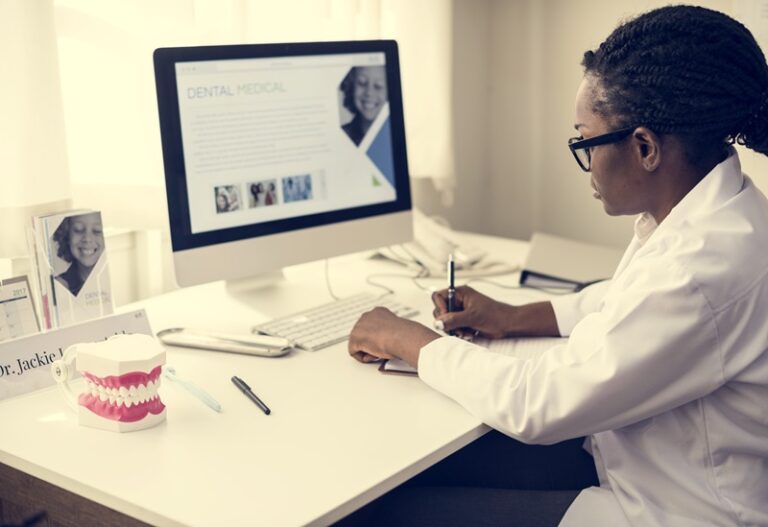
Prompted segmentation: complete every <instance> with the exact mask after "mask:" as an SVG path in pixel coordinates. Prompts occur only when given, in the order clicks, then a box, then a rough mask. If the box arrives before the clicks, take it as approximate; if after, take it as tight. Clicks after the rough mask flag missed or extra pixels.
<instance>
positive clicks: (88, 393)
mask: <svg viewBox="0 0 768 527" xmlns="http://www.w3.org/2000/svg"><path fill="white" fill-rule="evenodd" d="M73 356H74V357H73ZM72 358H74V359H75V361H76V364H77V371H79V372H81V373H82V374H83V377H85V386H86V389H85V391H84V392H83V393H81V394H79V395H78V396H75V394H74V393H72V390H71V387H70V386H69V383H68V380H69V374H68V372H69V371H70V368H71V366H70V363H71V360H72ZM163 364H165V350H164V349H163V347H162V346H161V345H160V344H159V343H158V342H157V341H156V340H155V339H154V338H153V337H150V336H148V335H140V334H136V335H117V336H115V337H111V338H109V339H107V340H106V341H104V342H97V343H93V344H77V345H75V346H71V347H70V348H68V349H67V351H66V352H65V353H64V357H63V358H62V359H61V360H59V361H56V362H54V364H53V376H54V378H55V379H56V380H57V381H58V382H59V383H60V384H59V386H61V387H62V388H63V389H64V391H65V393H66V394H67V399H68V401H69V402H70V404H71V405H72V406H74V407H76V410H77V413H78V421H79V423H80V424H81V425H84V426H90V427H94V428H101V429H104V430H112V431H115V432H132V431H135V430H142V429H144V428H150V427H152V426H155V425H156V424H158V423H160V422H162V421H163V420H165V405H164V404H163V402H162V401H161V400H160V396H159V395H158V393H157V389H158V387H159V386H160V374H161V371H162V366H163Z"/></svg>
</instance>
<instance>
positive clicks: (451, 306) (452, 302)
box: [446, 253, 456, 335]
mask: <svg viewBox="0 0 768 527" xmlns="http://www.w3.org/2000/svg"><path fill="white" fill-rule="evenodd" d="M454 272H455V270H454V265H453V253H451V254H449V255H448V271H447V273H446V274H447V275H448V312H449V313H452V312H454V311H456V284H455V283H454ZM448 334H449V335H453V331H449V332H448Z"/></svg>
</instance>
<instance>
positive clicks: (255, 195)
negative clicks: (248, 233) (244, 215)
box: [213, 174, 315, 214]
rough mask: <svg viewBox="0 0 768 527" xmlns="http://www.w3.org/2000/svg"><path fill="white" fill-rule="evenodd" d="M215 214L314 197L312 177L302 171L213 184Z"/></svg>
mask: <svg viewBox="0 0 768 527" xmlns="http://www.w3.org/2000/svg"><path fill="white" fill-rule="evenodd" d="M213 194H214V199H215V207H216V214H224V213H227V212H233V211H237V210H244V209H246V208H248V209H255V208H260V207H270V206H273V205H280V204H282V203H292V202H296V201H306V200H310V199H313V197H315V196H314V194H313V190H312V176H311V175H310V174H301V175H297V176H286V177H282V178H271V179H263V180H261V181H249V182H245V183H233V184H225V185H218V186H215V187H213Z"/></svg>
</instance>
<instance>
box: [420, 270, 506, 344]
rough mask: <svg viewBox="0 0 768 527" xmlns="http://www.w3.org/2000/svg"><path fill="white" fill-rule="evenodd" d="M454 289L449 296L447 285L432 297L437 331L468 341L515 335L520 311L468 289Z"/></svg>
mask: <svg viewBox="0 0 768 527" xmlns="http://www.w3.org/2000/svg"><path fill="white" fill-rule="evenodd" d="M449 280H450V279H449ZM453 289H454V292H453V293H452V295H451V293H450V290H451V287H450V284H449V288H448V289H443V290H442V291H437V292H435V293H433V294H432V302H433V303H434V304H435V309H434V311H433V314H434V317H435V327H436V328H437V329H439V330H442V331H445V332H447V333H448V334H455V335H456V336H457V337H461V338H467V339H471V338H472V337H478V336H480V337H485V338H489V339H500V338H505V337H510V336H514V335H513V333H514V328H515V327H516V320H517V319H518V318H519V316H518V310H519V309H520V308H518V307H516V306H511V305H509V304H505V303H503V302H498V301H496V300H493V299H492V298H490V297H488V296H486V295H484V294H482V293H478V292H477V291H475V290H474V289H472V288H471V287H467V286H460V287H454V288H453ZM451 296H452V297H453V300H451V301H450V302H452V306H451V309H449V298H450V297H451Z"/></svg>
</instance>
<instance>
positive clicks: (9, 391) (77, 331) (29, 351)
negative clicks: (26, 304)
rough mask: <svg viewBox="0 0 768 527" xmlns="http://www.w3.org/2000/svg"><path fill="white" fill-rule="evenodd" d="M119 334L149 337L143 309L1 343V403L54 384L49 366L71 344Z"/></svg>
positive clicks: (149, 328)
mask: <svg viewBox="0 0 768 527" xmlns="http://www.w3.org/2000/svg"><path fill="white" fill-rule="evenodd" d="M121 333H124V334H130V333H144V334H145V335H150V336H151V335H152V328H151V327H150V326H149V320H148V319H147V314H146V312H145V311H144V310H143V309H140V310H138V311H132V312H130V313H123V314H120V315H111V316H108V317H104V318H97V319H94V320H89V321H88V322H82V323H80V324H76V325H74V326H67V327H64V328H59V329H55V330H52V331H47V332H45V333H37V334H35V335H29V336H26V337H20V338H17V339H13V340H8V341H5V342H2V343H0V400H3V399H7V398H8V397H14V396H16V395H21V394H23V393H27V392H31V391H33V390H38V389H40V388H45V387H47V386H51V385H53V384H55V382H56V381H55V380H54V379H53V376H52V375H51V364H52V363H53V361H55V360H58V359H60V358H61V357H62V356H63V355H64V351H65V350H66V349H67V348H68V347H69V346H71V345H72V344H80V343H82V342H97V341H100V340H105V339H107V338H109V337H111V336H113V335H119V334H121Z"/></svg>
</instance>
